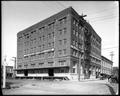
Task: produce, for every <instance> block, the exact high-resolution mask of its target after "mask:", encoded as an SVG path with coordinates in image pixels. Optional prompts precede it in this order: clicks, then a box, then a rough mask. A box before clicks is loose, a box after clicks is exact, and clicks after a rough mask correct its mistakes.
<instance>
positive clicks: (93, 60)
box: [91, 57, 101, 64]
mask: <svg viewBox="0 0 120 96" xmlns="http://www.w3.org/2000/svg"><path fill="white" fill-rule="evenodd" d="M91 62H95V63H97V64H100V63H101V61H100V60H98V59H96V58H94V57H91Z"/></svg>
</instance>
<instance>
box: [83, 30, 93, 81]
mask: <svg viewBox="0 0 120 96" xmlns="http://www.w3.org/2000/svg"><path fill="white" fill-rule="evenodd" d="M90 37H91V32H90V31H88V30H87V29H85V31H84V76H85V79H89V78H90V74H91V73H90V71H89V69H90V51H91V39H90Z"/></svg>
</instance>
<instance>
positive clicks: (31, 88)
mask: <svg viewBox="0 0 120 96" xmlns="http://www.w3.org/2000/svg"><path fill="white" fill-rule="evenodd" d="M9 82H11V83H13V84H11V87H12V88H11V89H3V90H2V92H3V94H4V95H18V94H19V95H29V94H30V95H31V94H33V95H38V94H80V95H81V94H83V95H84V94H85V95H87V94H91V95H92V94H93V95H94V94H95V95H98V94H100V95H114V94H115V92H114V90H113V89H112V88H111V85H110V84H109V82H107V80H84V81H80V82H78V81H47V80H46V81H40V80H9ZM114 86H116V90H117V85H115V84H114Z"/></svg>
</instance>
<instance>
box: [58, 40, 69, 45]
mask: <svg viewBox="0 0 120 96" xmlns="http://www.w3.org/2000/svg"><path fill="white" fill-rule="evenodd" d="M66 43H67V39H63V40H59V45H63V44H66Z"/></svg>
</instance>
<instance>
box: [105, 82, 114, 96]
mask: <svg viewBox="0 0 120 96" xmlns="http://www.w3.org/2000/svg"><path fill="white" fill-rule="evenodd" d="M105 85H107V86H108V88H109V90H110V92H111V95H116V93H115V91H114V89H113V88H112V87H111V86H110V85H109V84H105Z"/></svg>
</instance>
